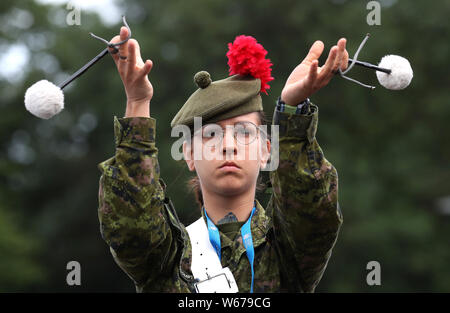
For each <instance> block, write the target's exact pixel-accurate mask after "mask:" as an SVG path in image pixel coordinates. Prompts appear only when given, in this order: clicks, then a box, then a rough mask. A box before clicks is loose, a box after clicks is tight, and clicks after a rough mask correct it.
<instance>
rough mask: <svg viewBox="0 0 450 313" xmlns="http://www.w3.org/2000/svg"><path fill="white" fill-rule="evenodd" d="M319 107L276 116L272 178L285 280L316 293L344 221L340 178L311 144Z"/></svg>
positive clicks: (273, 212) (274, 224)
mask: <svg viewBox="0 0 450 313" xmlns="http://www.w3.org/2000/svg"><path fill="white" fill-rule="evenodd" d="M317 122H318V107H317V106H315V105H314V104H312V103H311V104H310V105H309V108H308V111H307V113H306V114H295V113H294V114H291V113H286V112H279V111H278V110H277V108H275V112H274V118H273V124H274V125H276V124H278V125H279V165H278V168H277V169H276V170H275V171H273V172H271V173H270V180H271V184H272V188H273V193H272V198H271V202H272V206H273V211H272V220H273V226H274V233H275V239H276V241H277V244H278V245H279V247H280V249H279V251H280V254H281V256H282V258H283V262H284V264H286V275H285V277H286V279H287V280H291V282H290V283H289V284H290V285H295V286H298V287H297V288H296V289H301V290H302V291H304V292H314V290H315V288H316V286H317V284H318V283H319V281H320V279H321V277H322V274H323V272H324V270H325V268H326V265H327V263H328V260H329V258H330V256H331V252H332V248H333V246H334V244H335V242H336V239H337V236H338V232H339V228H340V225H341V224H342V221H343V217H342V214H341V211H340V209H339V204H338V176H337V171H336V169H335V168H334V166H333V165H332V164H331V163H330V162H329V161H328V160H326V159H325V157H324V154H323V152H322V149H321V148H320V146H319V144H318V143H317V140H316V138H315V134H316V130H317Z"/></svg>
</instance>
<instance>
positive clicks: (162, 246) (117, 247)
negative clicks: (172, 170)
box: [98, 117, 178, 290]
mask: <svg viewBox="0 0 450 313" xmlns="http://www.w3.org/2000/svg"><path fill="white" fill-rule="evenodd" d="M155 126H156V120H155V119H153V118H146V117H129V118H117V117H114V135H115V147H116V151H115V155H114V156H113V157H112V158H110V159H108V160H106V161H104V162H102V163H100V164H98V168H99V170H100V171H101V173H102V175H101V177H100V182H99V207H98V217H99V221H100V232H101V235H102V238H103V239H104V240H105V242H106V243H107V244H108V245H109V247H110V251H111V253H112V255H113V257H114V260H115V261H116V263H117V264H118V265H119V266H120V267H121V268H122V269H123V270H124V271H125V272H126V273H127V274H128V276H130V277H131V278H132V279H133V280H134V282H135V284H136V288H137V290H141V289H142V288H143V287H144V286H145V285H148V284H150V283H152V282H153V281H154V280H155V279H156V278H157V276H161V275H164V274H167V275H170V273H171V272H172V268H173V266H175V259H174V258H175V254H176V251H177V249H178V247H177V240H175V238H173V237H175V235H174V234H173V231H172V229H171V227H170V225H169V224H168V221H167V219H168V218H167V213H166V212H165V206H164V199H165V195H164V189H163V186H164V185H162V184H164V183H163V181H162V180H161V181H160V177H159V176H160V172H159V164H158V149H157V148H156V146H155Z"/></svg>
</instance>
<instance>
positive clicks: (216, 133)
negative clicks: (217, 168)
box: [202, 124, 223, 147]
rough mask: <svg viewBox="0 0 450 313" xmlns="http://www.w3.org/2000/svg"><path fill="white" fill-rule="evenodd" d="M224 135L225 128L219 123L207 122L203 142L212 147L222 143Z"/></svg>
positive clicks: (203, 132)
mask: <svg viewBox="0 0 450 313" xmlns="http://www.w3.org/2000/svg"><path fill="white" fill-rule="evenodd" d="M222 137H223V129H222V127H220V126H219V125H217V124H207V125H205V126H203V129H202V140H203V144H205V145H207V146H209V147H212V146H215V145H218V144H220V142H221V140H222Z"/></svg>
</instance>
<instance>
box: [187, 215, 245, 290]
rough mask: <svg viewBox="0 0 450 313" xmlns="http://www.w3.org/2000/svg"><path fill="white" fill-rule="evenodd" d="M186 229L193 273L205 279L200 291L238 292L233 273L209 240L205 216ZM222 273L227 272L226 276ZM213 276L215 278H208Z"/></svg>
mask: <svg viewBox="0 0 450 313" xmlns="http://www.w3.org/2000/svg"><path fill="white" fill-rule="evenodd" d="M186 230H187V232H188V234H189V238H190V241H191V246H192V262H191V270H192V274H193V275H194V277H195V278H196V279H198V280H200V281H205V282H203V283H199V284H198V291H199V292H238V287H237V284H236V281H235V279H234V276H233V274H232V273H231V271H230V270H229V268H228V267H227V268H222V264H221V263H220V260H219V257H218V256H217V253H216V250H215V249H214V247H213V246H212V244H211V241H210V240H209V232H208V228H207V226H206V223H205V221H204V219H203V217H200V218H199V219H198V220H197V221H195V222H194V223H192V224H191V225H189V226H188V227H186ZM221 274H225V277H224V275H221ZM211 277H215V278H213V279H208V278H211ZM224 278H227V279H224ZM200 286H201V288H200Z"/></svg>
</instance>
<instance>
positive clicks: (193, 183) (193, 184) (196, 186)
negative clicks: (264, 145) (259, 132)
mask: <svg viewBox="0 0 450 313" xmlns="http://www.w3.org/2000/svg"><path fill="white" fill-rule="evenodd" d="M257 113H258V117H259V121H260V125H266V124H267V123H268V120H267V118H266V114H265V113H264V111H257ZM267 136H268V138H269V135H268V134H267ZM186 183H187V187H188V189H189V191H190V192H194V195H195V201H196V202H197V204H198V206H199V208H200V209H201V208H202V207H203V195H202V187H201V185H200V179H199V177H198V176H197V175H195V176H194V177H191V178H189V179H188V180H187V182H186ZM264 189H266V184H265V183H264V182H263V181H262V176H261V175H259V176H258V181H257V182H256V191H263V190H264Z"/></svg>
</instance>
